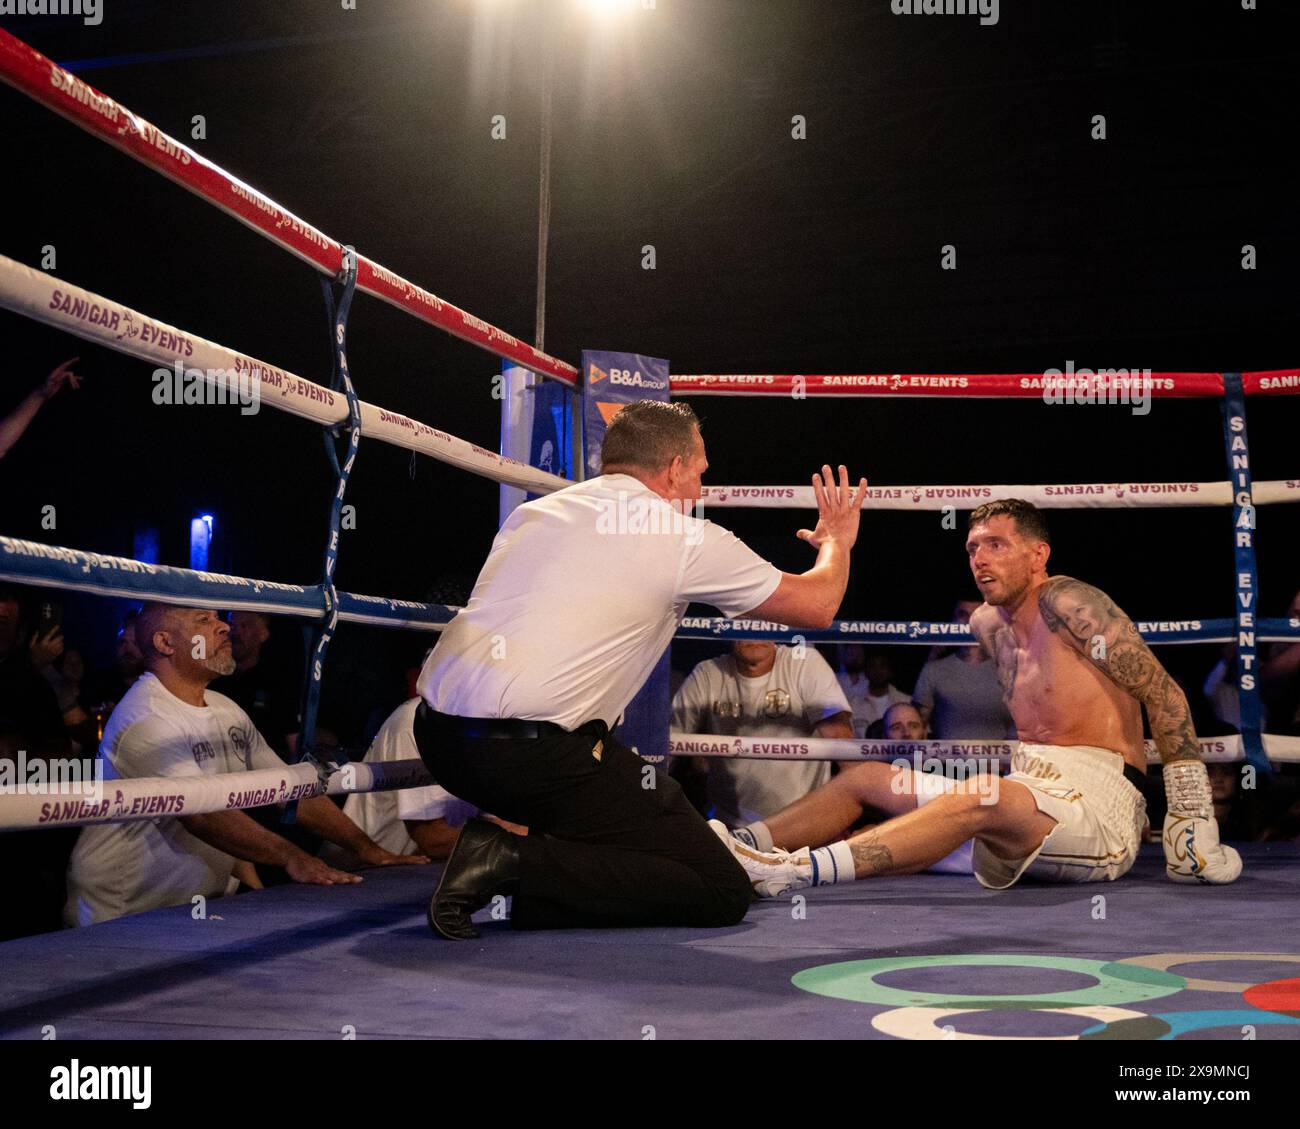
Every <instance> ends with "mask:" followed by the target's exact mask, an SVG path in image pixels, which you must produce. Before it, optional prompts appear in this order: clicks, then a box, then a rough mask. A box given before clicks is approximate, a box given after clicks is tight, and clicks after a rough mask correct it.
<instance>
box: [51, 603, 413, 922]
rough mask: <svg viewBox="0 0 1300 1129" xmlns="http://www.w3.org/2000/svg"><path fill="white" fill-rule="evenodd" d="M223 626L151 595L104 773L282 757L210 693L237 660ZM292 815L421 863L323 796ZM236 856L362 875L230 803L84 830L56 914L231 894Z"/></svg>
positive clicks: (92, 914)
mask: <svg viewBox="0 0 1300 1129" xmlns="http://www.w3.org/2000/svg"><path fill="white" fill-rule="evenodd" d="M229 636H230V628H229V627H228V626H227V625H226V624H225V623H224V622H222V620H221V619H220V618H219V617H218V616H217V615H216V614H215V613H214V612H211V611H206V610H204V609H201V608H177V607H169V606H167V605H164V604H156V603H149V604H145V606H144V607H143V608H142V609H141V610H140V615H139V618H138V619H137V621H136V625H135V637H136V642H137V644H139V646H140V649H141V651H142V652H143V654H144V661H145V667H146V670H145V673H144V674H142V675H141V676H140V677H139V679H137V680H136V682H135V685H133V686H132V687H131V689H130V690H129V691H128V692H127V694H126V696H125V697H124V698H123V699H122V700H121V701H120V702H119V703H118V705H117V708H116V709H115V710H114V711H113V715H112V717H110V718H109V721H108V725H107V727H106V729H105V732H104V740H103V742H102V743H101V745H100V750H99V755H100V758H101V760H102V761H103V767H104V778H105V780H106V781H107V780H114V779H120V778H127V777H153V776H165V777H177V778H193V777H196V776H210V775H214V774H218V773H228V772H241V771H243V770H244V769H246V768H248V769H259V768H279V767H281V766H282V763H283V762H282V761H281V760H280V759H279V757H277V756H276V755H275V753H274V752H273V751H272V750H271V748H270V746H268V745H267V743H266V741H265V740H264V739H263V737H262V735H261V734H260V733H259V732H258V731H257V728H256V726H254V725H253V723H252V721H251V720H250V719H249V717H248V715H247V714H246V713H245V712H244V711H243V710H242V709H240V708H239V707H238V706H237V705H236V704H235V703H234V702H232V701H231V700H230V699H229V698H227V697H225V696H224V695H222V694H217V693H214V692H213V691H211V690H210V689H208V685H209V683H210V682H212V680H213V679H214V678H216V677H217V676H218V675H220V674H230V673H231V672H232V671H233V670H234V667H235V660H234V656H233V654H232V651H231V645H230V639H229ZM298 822H299V823H300V824H302V825H303V826H304V827H305V828H307V830H309V831H314V832H316V833H318V834H320V835H323V836H324V837H325V838H327V839H330V840H331V841H333V842H335V843H338V844H339V845H340V846H342V847H345V848H347V849H348V850H351V851H352V852H353V853H354V854H356V855H358V856H359V857H360V858H361V859H362V861H364V862H366V863H369V864H377V865H383V864H387V863H396V862H424V861H427V860H425V859H423V858H422V857H420V856H418V855H417V856H409V857H403V856H398V855H394V854H392V853H391V852H389V851H385V850H383V849H382V848H381V847H379V846H378V845H377V844H376V843H374V842H373V841H371V839H370V838H369V837H368V836H367V835H366V834H365V833H364V832H363V831H361V829H360V828H358V827H357V826H356V824H354V823H353V822H352V821H351V820H349V819H348V818H347V817H346V816H344V815H343V813H342V812H340V811H339V809H338V808H337V807H336V806H335V805H334V804H333V803H332V802H331V801H330V800H329V798H328V797H326V796H316V797H313V798H311V799H307V800H301V801H300V802H299V804H298ZM236 859H243V860H244V861H246V862H251V863H264V864H268V865H271V866H281V867H284V868H285V870H286V871H287V872H288V873H289V875H290V877H292V878H293V880H294V881H297V882H308V883H315V884H319V885H334V884H336V883H340V882H357V881H360V879H359V878H357V877H356V876H354V875H348V874H344V873H343V872H342V871H338V870H335V869H334V868H332V867H330V866H327V865H326V864H325V863H323V862H321V861H320V860H319V859H317V858H314V857H312V856H311V855H309V854H307V853H306V852H305V851H303V850H301V849H300V848H298V847H295V846H293V845H292V844H291V843H290V842H288V840H286V839H284V838H283V837H281V836H279V835H276V834H275V833H274V832H271V831H268V830H267V829H265V828H263V827H261V826H259V825H258V824H257V823H256V822H254V821H253V820H252V819H250V818H249V816H248V815H247V814H246V813H245V812H243V811H238V810H232V811H223V812H213V813H210V814H207V815H190V816H179V817H175V818H171V817H162V818H159V819H155V820H145V821H141V822H132V823H120V824H96V825H93V826H90V827H87V828H85V829H84V830H83V831H82V834H81V838H80V839H79V840H78V841H77V846H76V849H75V850H74V851H73V853H72V861H71V865H70V866H69V870H68V901H67V905H66V906H65V908H64V920H65V921H66V922H67V923H68V924H70V925H89V924H90V923H92V922H96V921H106V920H108V919H110V918H114V917H119V916H121V915H123V914H128V913H138V912H141V911H142V910H148V909H154V908H157V907H159V906H170V905H179V904H184V903H187V902H189V901H190V900H191V899H192V898H193V897H195V896H197V895H202V896H204V897H209V898H212V897H220V896H221V895H222V894H225V893H228V892H233V889H234V886H235V881H234V879H233V877H232V872H233V869H234V866H235V861H236Z"/></svg>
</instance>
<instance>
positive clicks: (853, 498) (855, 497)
mask: <svg viewBox="0 0 1300 1129" xmlns="http://www.w3.org/2000/svg"><path fill="white" fill-rule="evenodd" d="M812 487H813V494H815V495H816V497H817V528H816V529H801V530H799V534H798V536H799V539H800V540H801V541H807V542H808V544H810V545H812V546H813V547H814V548H816V549H820V548H821V547H822V545H823V544H825V543H826V542H828V541H833V542H835V543H837V544H839V545H842V546H843V547H844V548H846V549H851V548H853V545H854V542H856V541H857V539H858V521H859V519H860V517H861V515H862V503H863V502H864V501H865V500H866V497H867V480H866V479H865V478H861V479H859V480H858V485H857V488H856V489H850V488H849V470H848V467H846V466H844V465H843V464H842V463H841V464H840V480H839V482H838V483H836V481H835V475H834V474H833V473H832V472H831V468H830V466H829V464H828V465H826V466H823V467H822V469H821V473H820V474H814V475H813V476H812Z"/></svg>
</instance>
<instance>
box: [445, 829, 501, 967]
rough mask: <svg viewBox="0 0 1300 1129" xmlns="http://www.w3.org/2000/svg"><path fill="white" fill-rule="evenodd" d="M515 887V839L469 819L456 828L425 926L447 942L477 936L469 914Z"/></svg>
mask: <svg viewBox="0 0 1300 1129" xmlns="http://www.w3.org/2000/svg"><path fill="white" fill-rule="evenodd" d="M518 884H519V844H518V843H517V842H516V836H515V835H512V834H511V833H510V832H509V831H507V830H505V828H503V827H498V826H497V825H496V824H495V823H489V822H488V821H487V820H486V819H471V820H470V821H469V822H468V823H466V824H465V826H464V827H462V828H461V829H460V834H459V835H458V836H456V844H455V846H453V847H452V849H451V856H450V857H449V858H448V859H447V865H446V866H445V867H444V868H443V871H442V880H441V881H440V882H439V883H438V888H437V890H435V891H434V893H433V897H432V898H431V899H429V928H430V929H432V930H433V932H434V935H435V936H438V937H446V938H447V940H449V941H469V940H472V939H473V938H475V937H477V936H478V933H477V931H476V930H475V929H474V926H473V925H472V924H471V923H470V915H471V914H472V913H474V912H475V910H480V909H482V908H483V907H484V906H485V905H487V904H488V902H490V901H491V900H492V899H493V898H494V897H495V896H496V895H498V894H511V893H514V889H515V887H516V886H517V885H518Z"/></svg>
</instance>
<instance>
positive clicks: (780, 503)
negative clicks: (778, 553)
mask: <svg viewBox="0 0 1300 1129" xmlns="http://www.w3.org/2000/svg"><path fill="white" fill-rule="evenodd" d="M996 498H1023V499H1024V500H1025V501H1026V502H1033V503H1034V505H1035V506H1037V507H1038V508H1039V509H1042V510H1117V509H1168V508H1172V507H1175V506H1178V507H1183V506H1232V505H1235V504H1236V502H1235V498H1234V493H1233V486H1232V483H1231V482H1060V483H1043V484H1038V485H1020V486H979V485H972V486H868V487H867V498H866V501H865V502H864V503H863V505H862V508H863V509H865V510H900V511H907V510H913V511H916V512H921V513H926V512H931V511H935V510H938V511H945V510H952V511H957V510H973V509H975V507H976V506H982V505H983V504H984V503H985V502H991V501H993V500H994V499H996ZM1253 500H1254V502H1255V504H1256V505H1273V504H1276V503H1279V502H1300V479H1278V480H1276V481H1270V482H1257V483H1255V484H1254V490H1253ZM708 508H714V509H728V510H815V509H816V508H817V498H816V496H815V495H814V494H813V489H812V487H811V486H705V487H704V488H703V490H702V491H701V493H700V501H699V506H698V510H699V512H700V515H701V516H703V511H704V510H706V509H708Z"/></svg>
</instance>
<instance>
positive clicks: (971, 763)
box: [889, 752, 1002, 804]
mask: <svg viewBox="0 0 1300 1129" xmlns="http://www.w3.org/2000/svg"><path fill="white" fill-rule="evenodd" d="M889 767H890V768H891V769H892V770H893V771H892V772H890V774H889V787H890V790H891V791H892V792H893V793H894V795H896V796H902V795H904V794H908V793H912V794H915V795H917V796H920V794H921V793H922V792H923V791H925V792H930V791H933V790H934V789H933V788H932V787H931V788H927V787H925V786H926V785H933V782H934V779H935V778H940V779H943V780H950V781H952V782H953V784H954V785H961V784H965V785H967V787H965V788H963V789H962V791H963V792H965V793H966V794H967V795H972V796H979V798H980V803H981V804H996V803H997V802H998V789H999V786H1000V781H1001V772H1002V762H1001V761H1000V760H997V759H996V758H986V757H927V756H922V755H921V753H920V752H914V753H913V754H912V759H911V760H910V761H909V760H907V759H906V758H904V757H898V758H896V759H895V760H892V761H890V763H889ZM918 774H919V775H923V776H926V777H928V778H929V779H928V780H925V781H918V780H917V779H916V776H917V775H918ZM944 790H945V791H955V790H956V789H955V788H946V787H945V789H944Z"/></svg>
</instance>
